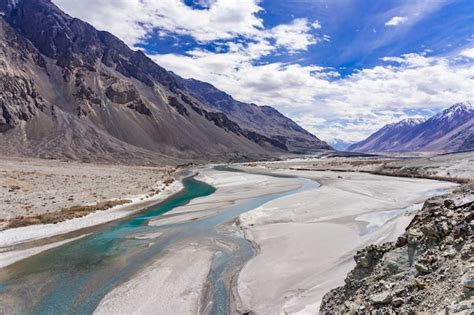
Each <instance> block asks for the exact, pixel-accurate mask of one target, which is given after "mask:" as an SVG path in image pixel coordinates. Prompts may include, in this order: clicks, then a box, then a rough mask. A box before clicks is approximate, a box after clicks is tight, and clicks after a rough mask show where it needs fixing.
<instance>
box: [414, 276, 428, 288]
mask: <svg viewBox="0 0 474 315" xmlns="http://www.w3.org/2000/svg"><path fill="white" fill-rule="evenodd" d="M414 282H415V285H416V287H417V288H418V289H424V288H425V287H426V284H425V283H424V282H423V280H421V279H418V278H415V281H414Z"/></svg>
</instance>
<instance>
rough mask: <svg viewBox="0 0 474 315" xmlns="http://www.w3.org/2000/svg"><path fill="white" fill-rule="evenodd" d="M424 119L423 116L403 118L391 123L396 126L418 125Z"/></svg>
mask: <svg viewBox="0 0 474 315" xmlns="http://www.w3.org/2000/svg"><path fill="white" fill-rule="evenodd" d="M425 121H426V119H425V118H405V119H403V120H400V121H399V122H396V123H394V124H392V125H393V126H397V127H402V126H408V127H411V126H416V125H419V124H421V123H423V122H425Z"/></svg>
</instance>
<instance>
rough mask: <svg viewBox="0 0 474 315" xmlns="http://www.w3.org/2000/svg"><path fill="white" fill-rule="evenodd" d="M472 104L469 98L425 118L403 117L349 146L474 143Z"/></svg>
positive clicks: (444, 148)
mask: <svg viewBox="0 0 474 315" xmlns="http://www.w3.org/2000/svg"><path fill="white" fill-rule="evenodd" d="M473 134H474V107H473V103H472V102H471V101H466V102H461V103H456V104H454V105H452V106H450V107H449V108H447V109H445V110H443V111H441V112H439V113H438V114H436V115H434V116H433V117H431V118H429V119H427V120H425V119H404V120H402V121H399V122H397V123H394V124H389V125H386V126H384V127H383V128H381V129H379V130H378V131H376V132H375V133H373V134H372V135H370V136H369V137H368V138H367V139H365V140H363V141H360V142H358V143H356V144H354V145H352V146H351V147H349V150H351V151H360V152H409V151H412V152H415V151H426V152H430V151H436V152H449V151H457V150H469V149H470V148H471V147H472V145H474V141H472V139H473Z"/></svg>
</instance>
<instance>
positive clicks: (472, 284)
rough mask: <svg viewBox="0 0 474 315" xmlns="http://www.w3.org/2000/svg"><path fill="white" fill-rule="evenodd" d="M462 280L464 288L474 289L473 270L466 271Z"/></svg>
mask: <svg viewBox="0 0 474 315" xmlns="http://www.w3.org/2000/svg"><path fill="white" fill-rule="evenodd" d="M461 282H462V286H463V287H464V288H467V289H470V290H472V289H474V273H472V272H468V273H466V274H465V275H464V276H463V277H462V279H461Z"/></svg>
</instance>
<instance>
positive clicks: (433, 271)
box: [320, 185, 474, 314]
mask: <svg viewBox="0 0 474 315" xmlns="http://www.w3.org/2000/svg"><path fill="white" fill-rule="evenodd" d="M473 192H474V187H473V186H472V185H470V186H469V185H467V186H464V187H463V188H462V189H461V190H460V191H458V192H456V193H455V194H451V195H450V196H449V197H450V199H445V198H442V197H436V198H434V199H430V200H428V201H427V202H425V205H424V206H423V209H422V210H421V211H420V212H419V213H418V214H417V215H416V216H415V218H414V219H413V221H412V222H411V223H410V225H409V226H408V227H407V230H406V232H405V233H404V234H403V235H402V236H400V237H399V238H398V240H397V242H395V243H386V244H383V245H371V246H369V247H367V248H365V249H363V250H361V251H359V252H358V253H357V254H356V256H355V261H356V267H355V268H354V269H353V270H352V271H351V272H350V273H349V274H348V276H347V278H346V280H345V285H344V286H343V287H339V288H336V289H334V290H332V291H330V292H329V293H327V294H326V295H325V296H324V298H323V301H322V304H321V309H320V311H321V313H322V314H346V313H350V312H352V313H358V314H369V313H372V314H414V313H415V312H427V313H430V314H433V313H437V312H440V311H442V312H443V314H444V312H448V313H449V314H451V313H454V312H457V311H466V310H470V311H474V308H473V300H472V296H474V257H472V254H473V249H474V247H473V246H474V244H473V240H474V237H473V222H472V219H473V218H474V203H473V201H474V197H473ZM374 312H375V313H374ZM466 314H467V313H466Z"/></svg>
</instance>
